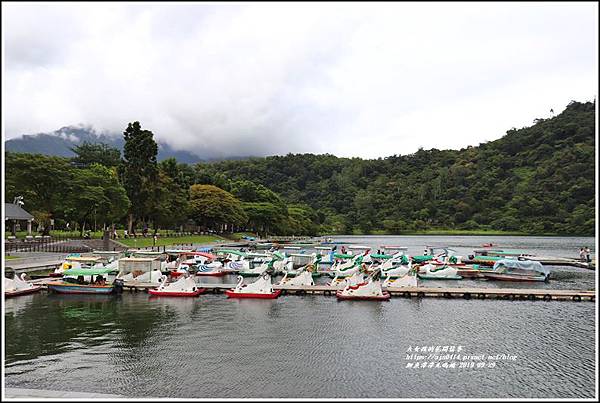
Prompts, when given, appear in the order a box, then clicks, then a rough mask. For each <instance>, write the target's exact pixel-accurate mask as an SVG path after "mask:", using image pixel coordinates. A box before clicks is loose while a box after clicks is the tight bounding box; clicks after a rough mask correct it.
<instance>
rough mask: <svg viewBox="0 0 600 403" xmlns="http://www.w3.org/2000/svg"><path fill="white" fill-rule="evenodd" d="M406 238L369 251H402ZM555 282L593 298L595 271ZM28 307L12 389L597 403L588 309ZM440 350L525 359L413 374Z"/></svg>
mask: <svg viewBox="0 0 600 403" xmlns="http://www.w3.org/2000/svg"><path fill="white" fill-rule="evenodd" d="M352 239H353V242H355V243H363V242H358V241H357V240H356V238H352ZM390 239H391V241H390ZM396 239H397V238H389V237H388V238H377V240H376V241H373V242H376V244H385V243H388V244H391V243H396V244H402V243H403V240H406V238H399V239H400V240H399V241H396ZM424 239H425V238H418V237H414V238H411V239H408V241H410V242H409V243H412V244H414V245H419V248H418V249H417V248H413V249H415V251H416V252H420V251H421V248H422V246H423V245H424V244H426V243H428V242H427V241H424ZM384 241H385V242H384ZM490 241H495V240H494V239H493V238H492V239H489V238H484V237H480V238H477V237H462V238H460V239H453V240H452V242H453V243H455V244H456V245H459V246H457V249H459V248H465V249H466V248H468V247H471V248H472V247H475V246H478V245H480V244H481V243H483V242H490ZM508 241H509V239H508V238H503V242H506V243H508ZM528 242H530V243H531V242H541V243H542V244H543V245H542V246H540V247H539V248H538V250H541V251H544V250H552V248H557V245H558V244H560V239H558V240H557V239H544V238H542V239H538V238H536V239H535V240H529V241H528ZM544 242H545V244H544ZM565 242H567V243H566V245H571V243H573V242H574V243H575V244H577V245H578V244H579V243H581V242H587V244H590V245H591V244H592V242H590V241H589V240H575V241H574V240H566V241H565ZM518 243H519V244H520V245H521V246H522V247H523V248H526V246H527V245H526V242H525V243H523V241H521V240H519V242H518ZM408 246H410V245H408ZM568 247H569V248H570V246H568ZM546 253H547V254H549V252H546ZM557 253H558V252H557ZM552 270H553V273H554V275H555V277H554V278H555V280H553V281H550V282H549V283H547V284H542V285H541V286H542V287H549V288H590V287H591V288H593V287H594V281H595V280H594V273H591V272H587V271H582V270H580V269H574V270H570V269H564V268H560V269H559V268H552ZM224 281H225V280H224ZM228 281H229V282H231V280H228ZM228 281H225V282H228ZM470 281H472V282H473V283H474V284H478V285H480V284H481V283H479V282H476V281H474V280H470ZM465 284H466V283H465ZM441 285H442V286H445V285H447V284H446V283H442V284H441ZM486 286H495V287H499V286H504V285H503V284H497V283H494V282H488V284H486ZM28 297H30V298H27V299H24V300H22V301H23V302H22V303H21V302H19V300H18V299H13V300H12V301H11V307H10V309H8V310H7V311H6V314H5V320H6V335H7V339H6V363H5V370H6V382H7V385H9V386H11V385H12V386H18V387H37V388H44V387H45V388H48V389H52V388H53V387H55V383H56V379H61V389H65V390H74V391H95V392H100V393H116V394H123V395H127V396H131V397H144V396H156V397H179V398H202V397H205V398H219V397H221V398H228V397H230V398H231V397H233V398H235V397H247V398H264V397H281V398H284V397H300V398H303V397H304V398H312V397H315V398H318V397H349V398H361V397H363V398H364V397H380V398H396V397H403V398H426V397H433V398H435V397H437V398H440V397H443V398H460V397H463V398H464V397H470V398H482V397H492V398H493V397H498V398H507V397H512V398H524V397H531V398H582V397H588V398H589V397H593V395H594V373H595V361H594V357H595V353H596V351H595V347H594V331H595V323H594V317H595V305H594V304H590V303H583V302H582V303H573V302H559V301H552V302H542V301H535V302H531V301H502V300H463V299H450V300H446V299H419V300H417V299H404V298H393V299H392V300H390V301H388V302H386V303H370V302H358V301H352V302H348V301H342V302H340V301H337V300H336V299H335V298H334V297H322V296H303V297H299V296H291V295H286V296H282V297H280V298H278V299H276V300H265V301H257V300H234V299H227V298H225V297H224V296H223V295H213V294H207V295H202V296H200V297H199V298H195V299H168V298H150V297H149V296H148V295H147V294H143V293H138V294H128V293H125V294H124V295H122V296H121V297H120V298H113V299H106V300H98V299H85V298H64V299H63V298H60V297H53V298H49V297H48V296H47V295H45V294H39V295H30V296H28ZM436 345H440V346H445V345H454V346H459V345H460V346H462V347H463V349H464V352H465V353H467V354H473V355H477V354H485V355H495V354H507V355H516V356H517V359H516V360H515V361H499V362H498V363H497V366H496V367H495V368H484V369H454V370H452V369H435V368H432V369H413V368H406V363H407V360H406V350H407V349H408V347H409V346H412V347H414V346H436ZM66 374H68V377H66V376H65V375H66Z"/></svg>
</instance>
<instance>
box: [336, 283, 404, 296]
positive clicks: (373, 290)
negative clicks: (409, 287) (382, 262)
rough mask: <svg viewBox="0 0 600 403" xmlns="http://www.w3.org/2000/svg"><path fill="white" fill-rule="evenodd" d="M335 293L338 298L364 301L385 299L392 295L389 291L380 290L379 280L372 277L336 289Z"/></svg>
mask: <svg viewBox="0 0 600 403" xmlns="http://www.w3.org/2000/svg"><path fill="white" fill-rule="evenodd" d="M335 295H336V297H337V299H338V300H365V301H367V300H368V301H387V300H389V299H390V298H391V297H392V295H391V294H390V293H389V292H387V291H383V290H382V288H381V282H380V281H379V280H376V281H374V280H373V279H369V280H368V281H366V282H364V283H359V284H356V285H348V286H346V287H345V288H344V289H343V290H338V291H337V292H336V294H335Z"/></svg>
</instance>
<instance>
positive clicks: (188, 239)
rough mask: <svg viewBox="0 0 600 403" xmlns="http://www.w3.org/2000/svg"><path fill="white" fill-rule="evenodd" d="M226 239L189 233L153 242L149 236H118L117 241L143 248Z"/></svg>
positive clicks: (208, 242)
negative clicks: (124, 237) (125, 237)
mask: <svg viewBox="0 0 600 403" xmlns="http://www.w3.org/2000/svg"><path fill="white" fill-rule="evenodd" d="M222 241H227V239H226V238H222V237H219V236H216V235H190V236H179V237H173V238H161V237H159V238H158V239H157V240H156V244H154V239H153V238H152V237H151V236H149V237H147V238H143V237H141V238H135V239H134V238H127V239H123V238H119V239H117V242H120V243H122V244H124V245H127V246H129V247H132V248H145V247H147V246H163V245H167V246H168V245H180V244H210V243H212V242H222Z"/></svg>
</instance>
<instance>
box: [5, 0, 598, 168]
mask: <svg viewBox="0 0 600 403" xmlns="http://www.w3.org/2000/svg"><path fill="white" fill-rule="evenodd" d="M2 11H3V12H2V22H3V38H4V40H5V52H6V53H5V56H4V57H5V59H4V63H5V71H4V73H5V76H4V86H3V94H2V95H3V101H4V102H3V107H4V117H5V129H6V135H7V136H8V137H15V136H18V135H20V134H24V133H35V132H42V131H53V130H56V129H58V128H59V127H62V126H65V125H70V124H78V123H83V124H90V125H92V126H94V127H95V128H97V129H98V130H99V131H104V130H108V131H113V132H116V133H120V132H122V130H123V129H124V128H125V126H126V124H127V122H130V121H133V120H139V121H140V122H142V125H143V126H144V127H145V128H149V129H151V130H152V131H153V132H154V133H155V135H156V137H157V139H160V140H163V141H166V142H168V143H169V144H171V145H172V146H173V147H176V148H187V149H189V150H191V151H194V150H201V149H205V150H212V151H213V152H214V153H215V154H216V155H248V154H253V155H266V154H283V153H287V152H315V153H323V152H329V153H333V154H336V155H339V156H361V157H369V158H371V157H378V156H386V155H390V154H406V153H411V152H414V151H416V150H417V149H418V148H419V147H421V146H422V147H424V148H431V147H436V148H449V147H452V148H458V147H464V146H467V145H469V144H471V145H477V144H478V143H480V142H482V141H486V140H493V139H496V138H499V137H500V136H502V135H503V133H504V132H505V131H506V130H508V129H510V128H511V127H513V126H515V127H521V126H524V125H529V124H531V123H532V120H533V119H534V118H536V117H542V116H547V114H548V111H549V110H550V108H553V109H554V110H555V111H559V110H561V109H562V108H563V107H564V106H566V104H567V103H568V102H569V101H570V100H573V99H574V100H581V101H585V100H591V99H593V98H594V97H595V96H596V93H595V91H596V88H597V67H598V66H597V47H598V21H597V14H598V13H597V11H598V6H597V4H596V3H568V4H567V3H477V4H474V5H473V4H470V3H452V4H448V3H424V4H416V3H391V4H389V3H377V4H374V5H373V4H367V3H359V4H355V3H350V4H348V3H342V4H339V3H328V4H324V5H322V4H306V3H285V4H275V5H271V4H264V3H257V4H194V3H183V4H181V3H180V4H175V5H172V4H163V3H158V4H156V3H150V4H134V3H132V4H120V3H108V4H102V3H99V4H91V3H79V4H74V5H71V4H39V3H36V4H33V3H32V4H25V5H23V4H20V3H10V4H2Z"/></svg>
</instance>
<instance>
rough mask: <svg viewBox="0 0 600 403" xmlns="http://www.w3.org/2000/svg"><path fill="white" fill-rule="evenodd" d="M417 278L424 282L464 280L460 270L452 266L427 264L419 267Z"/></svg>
mask: <svg viewBox="0 0 600 403" xmlns="http://www.w3.org/2000/svg"><path fill="white" fill-rule="evenodd" d="M417 276H419V278H420V279H423V280H462V276H459V275H458V270H457V269H455V268H454V267H450V266H436V265H432V264H429V263H428V264H425V265H423V266H421V267H419V271H418V272H417Z"/></svg>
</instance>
